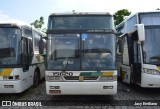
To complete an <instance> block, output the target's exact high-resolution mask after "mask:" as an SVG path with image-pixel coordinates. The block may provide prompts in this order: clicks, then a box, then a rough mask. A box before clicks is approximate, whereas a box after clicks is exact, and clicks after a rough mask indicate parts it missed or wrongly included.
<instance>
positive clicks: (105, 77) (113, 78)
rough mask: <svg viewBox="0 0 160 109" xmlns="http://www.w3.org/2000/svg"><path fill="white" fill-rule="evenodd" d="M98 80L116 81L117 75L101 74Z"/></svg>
mask: <svg viewBox="0 0 160 109" xmlns="http://www.w3.org/2000/svg"><path fill="white" fill-rule="evenodd" d="M99 81H117V75H113V76H101V77H100V78H99Z"/></svg>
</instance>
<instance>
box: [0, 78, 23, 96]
mask: <svg viewBox="0 0 160 109" xmlns="http://www.w3.org/2000/svg"><path fill="white" fill-rule="evenodd" d="M22 91H24V89H22V83H21V82H20V81H0V93H21V92H22Z"/></svg>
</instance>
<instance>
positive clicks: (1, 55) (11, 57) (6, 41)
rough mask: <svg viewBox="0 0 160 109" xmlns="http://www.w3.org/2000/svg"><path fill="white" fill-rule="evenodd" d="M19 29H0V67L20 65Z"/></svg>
mask: <svg viewBox="0 0 160 109" xmlns="http://www.w3.org/2000/svg"><path fill="white" fill-rule="evenodd" d="M20 35H21V34H20V29H18V28H8V27H7V28H4V27H3V28H0V66H9V65H17V64H19V63H20V57H19V56H20V48H19V44H20V43H19V41H20Z"/></svg>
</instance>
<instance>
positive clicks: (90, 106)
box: [0, 82, 160, 109]
mask: <svg viewBox="0 0 160 109" xmlns="http://www.w3.org/2000/svg"><path fill="white" fill-rule="evenodd" d="M0 100H20V101H22V102H25V100H32V101H34V102H35V101H36V100H42V105H43V106H42V107H12V108H11V107H9V108H11V109H21V108H24V109H25V108H27V109H39V108H41V109H75V108H76V109H108V108H109V109H135V108H136V109H159V108H160V107H159V106H160V88H159V89H147V88H141V87H139V86H137V85H127V84H125V83H122V82H119V83H118V93H117V94H116V95H113V96H49V95H46V91H45V83H44V82H42V83H41V84H40V85H39V86H38V87H37V88H30V89H28V90H26V91H25V92H23V93H21V94H7V95H6V94H5V95H4V94H0ZM23 100H24V101H23ZM110 104H112V105H113V106H111V105H110ZM135 104H137V105H138V106H135ZM141 104H142V105H143V104H145V106H143V107H142V106H140V105H141ZM156 104H157V105H158V106H151V105H156ZM148 105H149V106H148ZM0 109H8V107H0Z"/></svg>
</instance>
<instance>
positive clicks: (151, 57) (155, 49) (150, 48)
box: [143, 27, 160, 64]
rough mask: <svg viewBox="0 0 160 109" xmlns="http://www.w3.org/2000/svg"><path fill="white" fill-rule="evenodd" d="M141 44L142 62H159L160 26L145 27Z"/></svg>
mask: <svg viewBox="0 0 160 109" xmlns="http://www.w3.org/2000/svg"><path fill="white" fill-rule="evenodd" d="M145 35H146V38H145V41H144V45H143V54H144V62H145V63H150V64H160V43H159V40H160V37H159V35H160V28H157V27H156V28H146V29H145Z"/></svg>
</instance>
